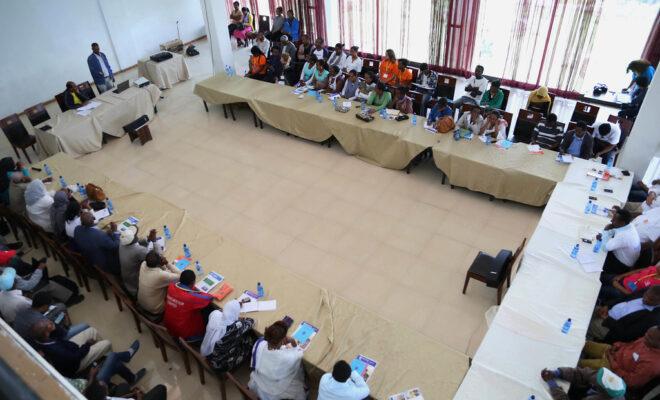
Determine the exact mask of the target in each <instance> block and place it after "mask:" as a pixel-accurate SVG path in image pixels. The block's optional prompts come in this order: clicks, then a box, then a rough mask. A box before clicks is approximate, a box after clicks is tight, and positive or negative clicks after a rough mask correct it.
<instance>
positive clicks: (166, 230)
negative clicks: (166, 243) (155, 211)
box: [163, 225, 172, 240]
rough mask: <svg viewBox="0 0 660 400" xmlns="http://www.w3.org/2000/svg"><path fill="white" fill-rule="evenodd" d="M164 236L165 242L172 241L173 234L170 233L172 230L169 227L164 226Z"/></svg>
mask: <svg viewBox="0 0 660 400" xmlns="http://www.w3.org/2000/svg"><path fill="white" fill-rule="evenodd" d="M163 234H164V235H165V240H172V232H170V228H168V227H167V225H163Z"/></svg>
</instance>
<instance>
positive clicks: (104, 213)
mask: <svg viewBox="0 0 660 400" xmlns="http://www.w3.org/2000/svg"><path fill="white" fill-rule="evenodd" d="M109 216H110V211H108V209H107V208H104V209H101V210H98V211H94V219H95V220H96V221H101V220H102V219H104V218H108V217H109ZM117 229H119V228H117Z"/></svg>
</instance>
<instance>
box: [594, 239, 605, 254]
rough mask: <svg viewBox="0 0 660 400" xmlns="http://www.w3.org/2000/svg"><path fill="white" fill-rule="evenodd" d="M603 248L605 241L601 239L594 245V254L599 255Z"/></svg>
mask: <svg viewBox="0 0 660 400" xmlns="http://www.w3.org/2000/svg"><path fill="white" fill-rule="evenodd" d="M602 246H603V241H602V240H600V239H596V243H594V253H598V252H599V251H600V248H601V247H602Z"/></svg>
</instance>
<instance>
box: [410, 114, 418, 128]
mask: <svg viewBox="0 0 660 400" xmlns="http://www.w3.org/2000/svg"><path fill="white" fill-rule="evenodd" d="M410 121H412V125H413V126H415V125H417V115H416V114H413V115H412V118H410Z"/></svg>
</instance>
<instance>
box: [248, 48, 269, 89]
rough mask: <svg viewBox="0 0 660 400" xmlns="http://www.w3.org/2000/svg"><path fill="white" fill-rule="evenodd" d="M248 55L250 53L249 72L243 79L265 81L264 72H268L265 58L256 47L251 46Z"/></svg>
mask: <svg viewBox="0 0 660 400" xmlns="http://www.w3.org/2000/svg"><path fill="white" fill-rule="evenodd" d="M250 53H252V55H251V56H250V61H249V65H250V72H248V73H247V75H245V77H246V78H252V79H256V80H258V81H263V80H264V79H266V72H267V71H268V64H267V62H266V56H265V55H264V53H262V52H261V49H260V48H259V47H258V46H252V49H250Z"/></svg>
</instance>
